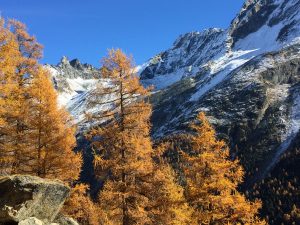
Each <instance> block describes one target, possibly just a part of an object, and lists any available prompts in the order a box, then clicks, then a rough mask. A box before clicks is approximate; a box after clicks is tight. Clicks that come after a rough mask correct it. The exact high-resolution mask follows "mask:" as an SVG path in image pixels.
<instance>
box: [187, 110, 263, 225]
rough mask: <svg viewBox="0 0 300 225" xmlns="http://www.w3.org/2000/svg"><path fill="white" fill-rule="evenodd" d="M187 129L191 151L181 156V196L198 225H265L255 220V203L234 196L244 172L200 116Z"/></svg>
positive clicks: (257, 205) (258, 204) (238, 194)
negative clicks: (182, 178) (184, 181)
mask: <svg viewBox="0 0 300 225" xmlns="http://www.w3.org/2000/svg"><path fill="white" fill-rule="evenodd" d="M191 128H192V129H193V131H194V135H192V136H190V138H191V145H192V149H190V153H189V154H187V153H184V152H183V153H182V154H183V156H184V159H183V163H182V167H183V168H184V174H185V179H186V183H187V186H186V190H185V195H186V198H187V201H188V202H189V204H190V206H191V207H193V209H194V213H193V218H194V219H195V221H196V222H197V223H198V224H265V221H261V220H259V219H258V218H257V214H258V210H259V208H260V207H261V203H260V202H259V201H255V202H250V201H248V200H247V199H246V197H245V196H244V195H243V194H241V193H239V192H238V185H239V184H240V183H241V182H242V181H243V176H244V171H243V168H242V167H241V166H240V164H239V161H238V160H233V161H232V160H230V159H229V149H228V147H227V146H226V144H225V143H224V142H223V141H218V140H217V138H216V134H215V131H214V129H213V128H212V126H211V125H210V124H209V122H208V120H207V119H206V117H205V115H204V113H200V114H199V115H198V117H197V122H195V123H194V124H192V126H191Z"/></svg>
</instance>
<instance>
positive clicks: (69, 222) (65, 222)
mask: <svg viewBox="0 0 300 225" xmlns="http://www.w3.org/2000/svg"><path fill="white" fill-rule="evenodd" d="M54 222H55V223H57V224H59V225H79V224H78V223H77V222H76V221H75V220H74V219H72V218H69V217H66V216H64V215H62V214H58V216H57V217H56V219H55V220H54ZM51 225H52V224H51Z"/></svg>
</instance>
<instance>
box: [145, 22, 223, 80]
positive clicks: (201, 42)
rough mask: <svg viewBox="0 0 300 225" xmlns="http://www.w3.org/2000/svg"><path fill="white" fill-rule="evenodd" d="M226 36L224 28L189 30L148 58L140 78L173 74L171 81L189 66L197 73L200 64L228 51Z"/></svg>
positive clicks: (181, 74) (183, 72) (176, 78)
mask: <svg viewBox="0 0 300 225" xmlns="http://www.w3.org/2000/svg"><path fill="white" fill-rule="evenodd" d="M227 40H228V36H227V33H226V31H225V30H222V29H218V28H211V29H207V30H204V31H203V32H190V33H187V34H184V35H181V36H179V38H177V40H176V41H175V42H174V44H173V46H172V48H170V49H169V50H166V51H164V52H162V53H160V54H158V55H156V56H155V57H153V58H152V59H150V60H149V62H148V66H147V67H145V69H144V70H143V71H141V73H140V75H141V79H143V80H146V79H152V78H154V77H155V76H160V75H168V74H173V73H174V72H176V73H177V74H175V75H174V76H173V79H172V80H173V81H178V80H180V79H181V78H182V76H184V75H185V72H186V71H187V70H190V69H189V68H191V66H192V68H195V69H196V70H192V71H191V72H192V73H197V72H198V71H199V69H200V67H201V66H202V65H204V64H205V63H207V62H208V61H210V60H212V59H213V58H215V57H216V56H218V55H220V54H225V53H226V51H228V46H227Z"/></svg>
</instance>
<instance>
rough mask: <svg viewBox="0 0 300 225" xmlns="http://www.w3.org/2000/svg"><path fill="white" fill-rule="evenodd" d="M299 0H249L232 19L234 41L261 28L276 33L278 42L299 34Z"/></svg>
mask: <svg viewBox="0 0 300 225" xmlns="http://www.w3.org/2000/svg"><path fill="white" fill-rule="evenodd" d="M299 10H300V1H299V0H248V1H246V2H245V4H244V6H243V8H242V10H241V11H240V13H239V14H238V15H237V16H236V18H235V19H234V20H233V21H232V24H231V27H230V31H229V34H230V35H231V36H232V38H233V40H234V42H237V41H238V40H240V39H243V38H245V37H247V36H248V35H249V34H251V33H255V32H257V31H259V30H260V29H262V28H264V29H269V30H268V32H269V33H272V34H273V35H276V40H277V41H278V42H286V41H291V40H292V39H293V38H295V37H297V36H299V33H300V32H299V25H300V16H299Z"/></svg>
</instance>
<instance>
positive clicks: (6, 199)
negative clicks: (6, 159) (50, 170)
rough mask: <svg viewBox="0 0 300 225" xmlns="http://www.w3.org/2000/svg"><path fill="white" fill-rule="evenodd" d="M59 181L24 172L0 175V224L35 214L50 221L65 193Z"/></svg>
mask: <svg viewBox="0 0 300 225" xmlns="http://www.w3.org/2000/svg"><path fill="white" fill-rule="evenodd" d="M69 192H70V189H69V188H68V187H66V186H65V185H64V184H63V183H61V182H60V181H57V180H55V181H53V180H48V179H42V178H39V177H34V176H28V175H14V176H5V177H0V224H5V223H10V224H13V223H15V224H16V223H17V222H21V221H23V220H26V219H28V218H30V217H35V218H36V219H38V220H41V221H43V222H44V223H45V224H49V223H51V222H52V221H53V220H54V219H55V218H56V216H57V214H58V212H59V210H60V209H61V207H62V206H63V203H64V201H65V200H66V198H67V197H68V196H69Z"/></svg>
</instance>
